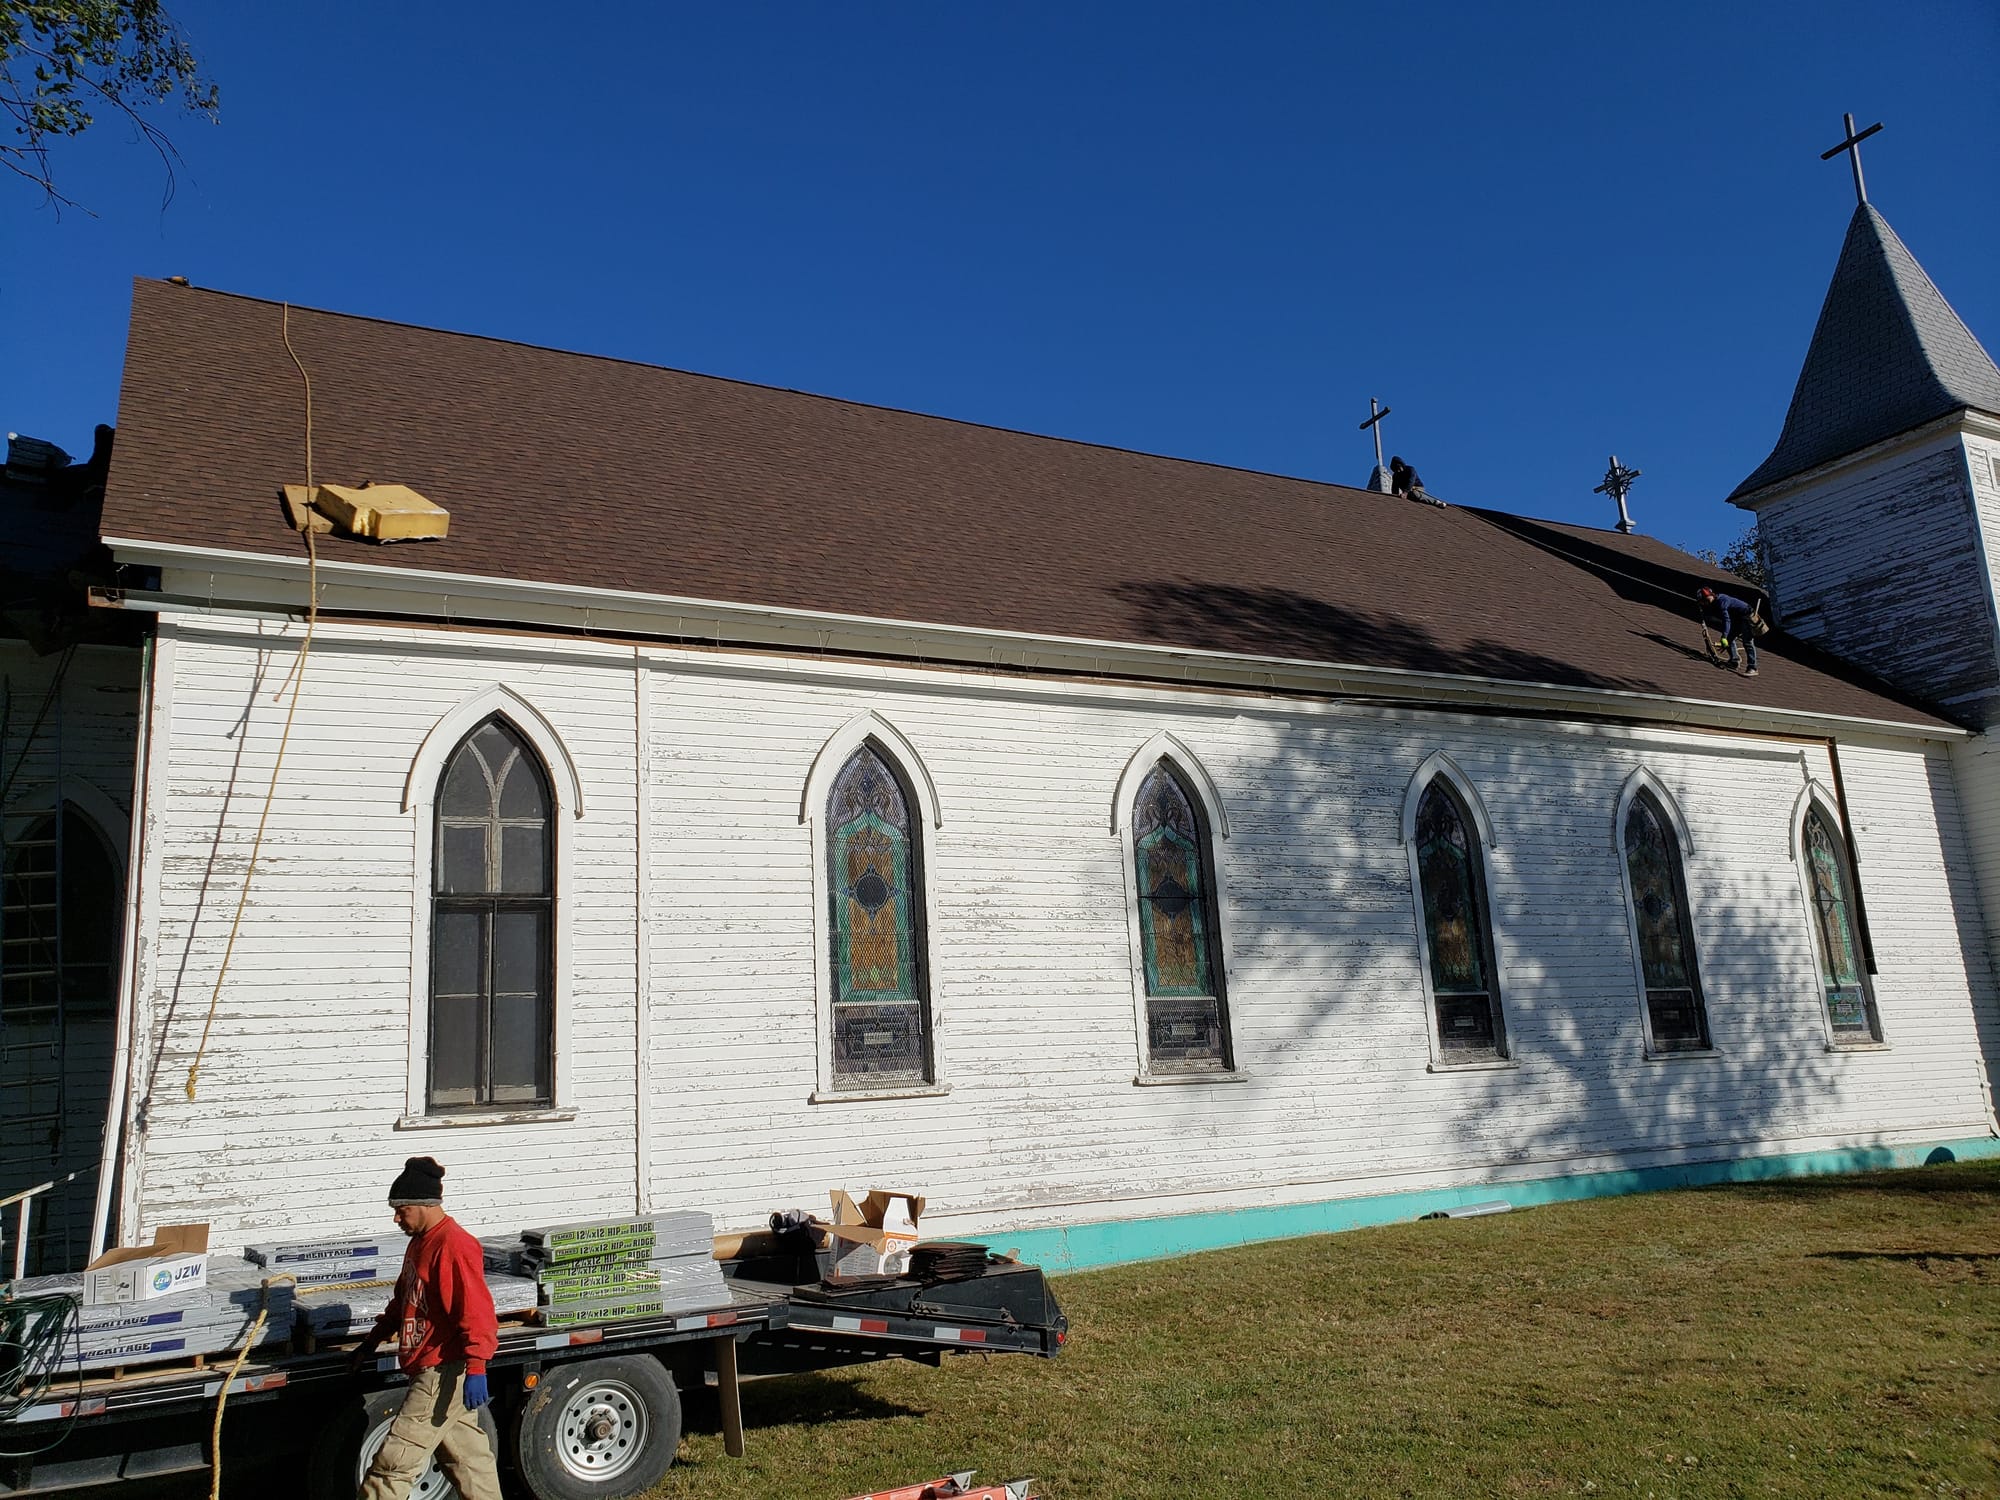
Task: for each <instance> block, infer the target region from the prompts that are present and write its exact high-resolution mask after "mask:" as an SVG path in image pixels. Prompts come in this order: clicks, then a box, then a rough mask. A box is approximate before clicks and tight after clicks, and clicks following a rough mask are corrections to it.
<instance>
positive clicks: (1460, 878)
mask: <svg viewBox="0 0 2000 1500" xmlns="http://www.w3.org/2000/svg"><path fill="white" fill-rule="evenodd" d="M1472 829H1473V822H1472V818H1471V816H1470V815H1469V814H1468V813H1467V811H1466V808H1465V804H1464V803H1463V802H1461V801H1460V800H1459V796H1458V794H1457V793H1456V792H1455V791H1453V790H1452V788H1451V786H1450V784H1449V783H1447V782H1446V781H1445V779H1444V778H1443V777H1442V776H1438V777H1435V778H1433V780H1432V781H1431V784H1430V785H1429V786H1428V787H1426V788H1425V789H1424V795H1423V797H1422V799H1421V800H1420V801H1419V802H1418V804H1417V826H1416V844H1417V874H1418V877H1419V880H1420V882H1421V884H1422V887H1423V892H1422V895H1423V914H1424V943H1425V948H1426V951H1427V952H1428V953H1429V955H1430V965H1431V996H1432V999H1433V1000H1434V1002H1435V1004H1436V1006H1437V1029H1438V1048H1439V1050H1440V1051H1441V1052H1442V1053H1443V1054H1444V1056H1445V1057H1446V1058H1447V1059H1449V1060H1451V1061H1466V1060H1468V1059H1471V1058H1474V1057H1479V1056H1492V1057H1505V1056H1506V1055H1507V1039H1506V1031H1505V1028H1504V1026H1503V1025H1502V1023H1501V1019H1500V996H1499V991H1498V989H1497V988H1496V987H1495V984H1494V977H1493V976H1494V963H1493V935H1492V931H1491V928H1490V927H1489V925H1488V921H1487V914H1486V877H1485V873H1484V871H1483V868H1482V863H1481V859H1480V852H1479V842H1478V839H1477V836H1476V835H1475V834H1474V833H1473V831H1472Z"/></svg>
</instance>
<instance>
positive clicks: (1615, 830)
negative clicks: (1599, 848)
mask: <svg viewBox="0 0 2000 1500" xmlns="http://www.w3.org/2000/svg"><path fill="white" fill-rule="evenodd" d="M1641 792H1650V793H1651V794H1652V797H1653V802H1654V804H1655V805H1656V806H1657V807H1658V808H1659V809H1660V810H1661V812H1663V813H1664V814H1665V815H1666V819H1667V821H1668V822H1669V823H1670V824H1672V825H1673V830H1674V838H1675V840H1676V842H1677V843H1678V844H1679V849H1680V861H1681V889H1682V891H1684V892H1685V891H1687V890H1688V889H1689V888H1690V887H1691V886H1692V885H1693V883H1694V882H1693V881H1692V880H1691V879H1690V878H1689V871H1690V870H1691V868H1692V867H1693V865H1694V859H1695V854H1694V835H1693V834H1692V833H1690V832H1689V831H1688V825H1687V818H1686V817H1685V815H1683V814H1682V812H1681V804H1680V799H1679V798H1678V797H1676V796H1675V795H1674V794H1673V793H1672V792H1671V791H1669V790H1668V789H1667V784H1666V783H1665V782H1664V781H1662V780H1660V778H1659V777H1657V776H1655V775H1654V774H1653V773H1652V772H1651V771H1649V770H1647V769H1646V768H1645V767H1644V766H1639V767H1637V768H1636V769H1634V771H1633V772H1632V774H1631V775H1630V776H1627V777H1626V778H1625V785H1624V786H1622V787H1620V788H1619V790H1618V807H1617V811H1615V812H1614V813H1613V814H1612V815H1611V852H1612V854H1613V856H1614V857H1615V858H1616V859H1617V861H1618V885H1619V889H1621V890H1622V891H1624V893H1625V931H1626V935H1627V936H1628V937H1629V938H1630V939H1631V942H1632V983H1633V986H1634V988H1633V993H1634V995H1635V997H1636V999H1637V1002H1638V1008H1639V1042H1640V1050H1641V1051H1642V1053H1643V1054H1644V1055H1645V1056H1646V1057H1648V1058H1651V1059H1654V1060H1655V1061H1662V1060H1665V1059H1667V1058H1676V1059H1678V1058H1684V1057H1713V1056H1714V1055H1715V1053H1716V1050H1717V1049H1716V1045H1715V1017H1714V1015H1713V1014H1712V1013H1711V1012H1710V1010H1709V1006H1708V985H1707V984H1706V983H1705V982H1704V980H1703V978H1702V976H1703V975H1705V974H1707V973H1708V964H1707V963H1706V962H1705V961H1704V959H1703V954H1704V953H1705V951H1706V947H1707V945H1706V944H1704V943H1703V942H1702V940H1701V930H1700V928H1699V927H1698V926H1697V925H1696V922H1695V910H1694V899H1693V897H1692V896H1690V897H1689V898H1688V909H1687V911H1686V912H1685V913H1684V915H1685V916H1686V918H1687V930H1688V940H1689V941H1690V942H1692V943H1693V944H1694V973H1695V986H1696V991H1695V992H1696V995H1697V997H1698V998H1699V999H1700V1001H1701V1014H1702V1019H1703V1021H1704V1022H1705V1023H1706V1028H1705V1029H1706V1030H1707V1032H1708V1045H1707V1046H1706V1047H1656V1046H1654V1045H1653V1015H1652V1011H1651V1010H1650V1009H1648V1008H1647V1005H1646V961H1645V959H1644V958H1642V957H1641V956H1640V953H1639V902H1638V898H1637V897H1636V896H1635V895H1634V893H1633V890H1632V864H1631V861H1630V860H1629V859H1627V858H1626V856H1625V817H1626V814H1628V813H1629V812H1631V810H1632V804H1633V803H1634V802H1636V801H1637V800H1638V799H1639V793H1641Z"/></svg>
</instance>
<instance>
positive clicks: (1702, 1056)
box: [1645, 1047, 1722, 1063]
mask: <svg viewBox="0 0 2000 1500" xmlns="http://www.w3.org/2000/svg"><path fill="white" fill-rule="evenodd" d="M1645 1056H1646V1061H1647V1062H1665V1063H1670V1062H1703V1061H1709V1060H1712V1059H1714V1058H1718V1057H1720V1056H1722V1054H1721V1053H1720V1052H1718V1051H1717V1050H1716V1049H1715V1048H1713V1047H1672V1048H1656V1047H1648V1048H1646V1049H1645Z"/></svg>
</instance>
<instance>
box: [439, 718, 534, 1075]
mask: <svg viewBox="0 0 2000 1500" xmlns="http://www.w3.org/2000/svg"><path fill="white" fill-rule="evenodd" d="M554 806H555V804H554V800H553V798H552V797H551V795H550V792H549V780H548V776H547V774H546V773H545V772H544V771H543V769H542V765H541V762H540V761H539V760H538V759H536V756H535V752H534V751H533V750H532V749H530V748H529V746H528V742H527V741H526V740H525V739H523V738H522V737H521V735H520V734H519V732H518V731H516V730H515V729H514V727H513V726H512V725H510V724H509V723H507V722H506V720H504V719H501V718H498V717H495V718H491V719H488V720H486V722H485V723H483V724H481V725H480V726H479V727H478V728H476V729H474V730H473V731H472V732H471V733H470V734H468V735H467V736H466V737H465V738H464V739H463V740H461V741H460V742H459V745H458V748H457V749H456V750H454V751H452V753H451V757H450V759H449V760H447V761H446V762H445V767H444V774H443V777H442V778H441V780H440V783H439V791H438V797H437V843H436V848H435V857H434V859H433V862H432V896H431V1024H430V1081H429V1087H428V1090H427V1095H426V1097H427V1099H428V1105H429V1108H430V1109H431V1110H433V1111H438V1112H442V1111H450V1110H459V1109H478V1108H496V1107H502V1108H504V1107H514V1108H534V1107H538V1106H545V1105H548V1104H551V1103H553V1094H552V1083H551V1079H552V1076H553V1073H554V1068H553V1060H554V1059H553V1054H554V1009H555V1006H554V995H555V941H554V917H555V858H554V848H555V837H554V828H553V826H552V823H553V812H554Z"/></svg>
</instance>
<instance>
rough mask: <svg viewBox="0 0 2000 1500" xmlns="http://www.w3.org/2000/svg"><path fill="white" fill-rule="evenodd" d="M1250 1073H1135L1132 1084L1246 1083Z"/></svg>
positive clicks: (1144, 1085)
mask: <svg viewBox="0 0 2000 1500" xmlns="http://www.w3.org/2000/svg"><path fill="white" fill-rule="evenodd" d="M1249 1081H1250V1075H1249V1074H1248V1073H1245V1072H1242V1071H1240V1070H1231V1071H1230V1072H1227V1073H1220V1072H1217V1073H1136V1074H1134V1075H1133V1077H1132V1085H1133V1087H1135V1088H1142V1089H1160V1088H1174V1087H1177V1086H1178V1085H1180V1084H1184V1083H1248V1082H1249Z"/></svg>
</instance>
